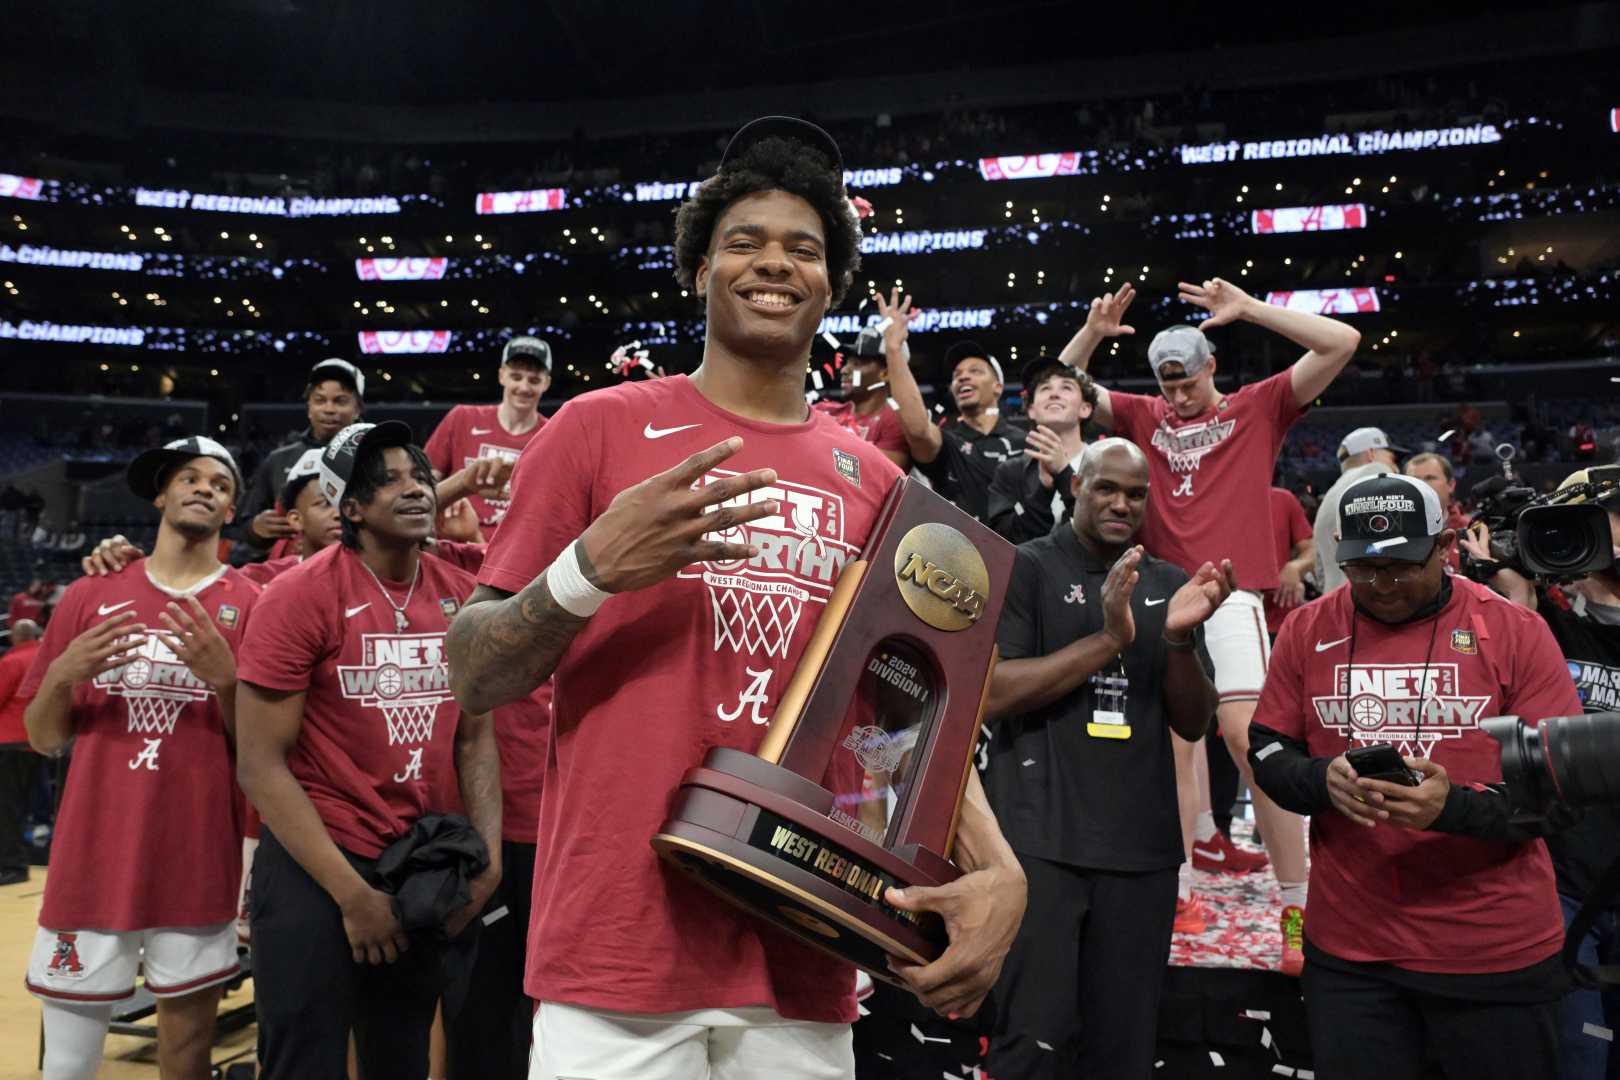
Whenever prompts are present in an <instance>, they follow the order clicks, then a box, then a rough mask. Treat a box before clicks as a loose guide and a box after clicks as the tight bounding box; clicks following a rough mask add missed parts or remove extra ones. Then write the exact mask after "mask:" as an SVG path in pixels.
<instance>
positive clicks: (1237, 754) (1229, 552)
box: [1059, 278, 1361, 972]
mask: <svg viewBox="0 0 1620 1080" xmlns="http://www.w3.org/2000/svg"><path fill="white" fill-rule="evenodd" d="M1178 288H1179V289H1180V299H1181V300H1182V301H1184V302H1186V303H1190V304H1194V305H1196V306H1198V307H1201V308H1203V309H1205V310H1206V311H1208V312H1209V317H1208V318H1206V319H1204V320H1203V321H1202V322H1200V323H1199V324H1198V326H1197V327H1196V328H1194V327H1191V326H1178V327H1172V328H1171V329H1169V330H1164V331H1162V332H1160V333H1159V334H1158V335H1157V336H1156V337H1154V339H1153V342H1152V344H1151V345H1150V346H1149V347H1148V362H1149V364H1150V365H1151V366H1152V368H1153V374H1154V377H1155V378H1157V379H1158V382H1159V391H1160V392H1159V395H1158V396H1152V397H1150V396H1144V395H1140V394H1123V393H1117V392H1111V391H1109V390H1107V389H1105V388H1103V387H1098V389H1097V409H1096V412H1095V413H1094V414H1093V415H1094V418H1095V419H1096V420H1097V421H1098V422H1099V423H1101V424H1102V425H1103V426H1104V427H1107V428H1111V429H1112V430H1113V431H1114V433H1115V434H1118V435H1123V436H1124V437H1125V438H1127V439H1130V440H1131V441H1132V442H1134V443H1136V444H1137V445H1138V446H1140V447H1141V448H1142V449H1143V450H1144V451H1146V452H1147V456H1148V462H1149V464H1150V465H1151V466H1152V468H1153V491H1154V497H1153V499H1152V500H1151V501H1150V503H1149V505H1148V515H1147V522H1146V523H1145V524H1144V526H1143V528H1142V543H1143V545H1144V546H1145V547H1146V548H1147V550H1148V551H1149V552H1151V553H1152V554H1153V555H1156V556H1158V557H1159V558H1161V559H1166V560H1168V561H1170V562H1173V563H1175V564H1176V565H1178V566H1180V567H1181V568H1182V569H1184V570H1186V571H1187V572H1188V573H1189V574H1190V573H1193V572H1195V571H1196V570H1197V568H1198V567H1199V566H1201V565H1203V564H1204V563H1206V562H1213V563H1215V564H1216V565H1219V563H1220V560H1221V559H1223V558H1230V559H1231V560H1232V565H1233V566H1234V567H1235V568H1236V569H1237V583H1238V588H1237V590H1236V591H1234V592H1233V593H1232V595H1231V596H1230V597H1228V598H1227V600H1226V602H1225V603H1224V604H1222V605H1221V610H1220V611H1217V612H1216V613H1215V616H1214V618H1212V619H1210V621H1209V623H1208V625H1207V626H1206V627H1205V634H1206V638H1205V641H1206V643H1207V646H1208V649H1209V655H1210V659H1211V660H1212V661H1214V664H1215V689H1216V690H1217V691H1218V692H1219V694H1220V702H1221V703H1220V706H1219V707H1218V708H1217V710H1216V715H1217V717H1218V718H1219V722H1220V730H1221V736H1222V737H1223V738H1224V739H1225V740H1226V746H1227V749H1228V750H1229V751H1230V752H1231V754H1232V758H1233V760H1234V761H1236V762H1237V763H1238V768H1239V769H1240V770H1242V771H1243V772H1244V774H1245V779H1247V780H1248V781H1249V787H1250V788H1251V789H1253V788H1254V783H1253V777H1251V776H1248V768H1249V766H1248V749H1249V718H1250V717H1251V716H1252V715H1254V703H1255V701H1256V700H1257V699H1258V698H1259V696H1260V688H1261V686H1262V684H1263V683H1264V682H1265V676H1266V663H1267V660H1268V658H1269V657H1270V653H1271V642H1270V639H1269V637H1268V636H1267V634H1266V626H1265V613H1264V610H1263V605H1262V603H1261V594H1262V593H1264V592H1265V591H1267V590H1269V589H1275V588H1277V586H1278V582H1279V576H1278V569H1279V566H1278V563H1277V559H1276V553H1275V552H1274V551H1273V550H1272V547H1271V544H1270V543H1269V542H1268V541H1269V540H1270V537H1271V534H1272V521H1271V495H1270V489H1271V474H1272V471H1273V469H1274V468H1275V467H1276V463H1277V453H1278V451H1279V450H1281V448H1282V443H1283V437H1284V436H1285V435H1286V434H1287V432H1288V429H1289V427H1290V426H1292V425H1293V423H1294V421H1296V420H1298V419H1299V417H1300V416H1301V415H1302V414H1303V412H1304V410H1305V408H1306V407H1307V406H1309V405H1310V403H1311V402H1312V401H1314V400H1315V399H1316V398H1317V397H1318V396H1320V395H1321V394H1322V392H1323V391H1324V390H1326V389H1327V387H1328V384H1330V383H1331V382H1332V381H1333V380H1334V379H1335V378H1337V377H1338V374H1339V372H1341V371H1343V370H1344V366H1345V364H1347V363H1349V361H1350V357H1351V356H1352V355H1353V354H1354V353H1355V351H1356V345H1357V344H1358V343H1359V342H1360V340H1361V335H1360V334H1359V333H1357V332H1356V331H1355V330H1353V329H1351V328H1350V327H1349V326H1346V325H1345V324H1344V323H1342V322H1339V321H1337V320H1334V319H1329V318H1326V317H1325V316H1322V315H1314V314H1311V313H1309V312H1304V311H1293V310H1290V309H1287V308H1282V307H1277V306H1275V305H1273V304H1265V303H1261V302H1260V301H1258V300H1256V299H1254V298H1253V297H1251V296H1249V295H1248V294H1247V293H1245V292H1244V291H1243V290H1242V289H1240V288H1238V287H1237V286H1236V285H1233V284H1232V283H1231V282H1229V281H1224V280H1222V279H1221V278H1212V279H1210V280H1208V281H1205V282H1204V283H1203V284H1202V285H1197V284H1192V283H1189V282H1181V283H1179V285H1178ZM1135 295H1136V290H1135V287H1134V286H1132V285H1131V284H1130V283H1129V282H1127V283H1126V284H1125V285H1123V286H1121V287H1120V289H1119V291H1118V292H1117V293H1114V294H1113V295H1111V296H1100V297H1097V298H1096V299H1094V300H1093V301H1092V303H1091V311H1090V314H1089V315H1088V316H1087V318H1086V324H1085V326H1083V327H1082V328H1081V329H1080V331H1079V332H1078V333H1077V334H1075V336H1074V339H1073V340H1071V341H1070V342H1069V344H1068V345H1066V346H1065V347H1064V349H1063V352H1062V354H1061V356H1060V357H1059V358H1060V359H1062V360H1064V361H1065V362H1068V363H1071V364H1073V365H1074V366H1076V367H1078V368H1080V369H1081V370H1082V371H1083V370H1085V368H1086V366H1087V365H1088V364H1089V363H1090V361H1091V355H1092V353H1094V352H1095V351H1096V349H1097V346H1098V345H1100V344H1101V343H1102V341H1103V339H1104V338H1108V337H1118V336H1120V335H1127V334H1134V333H1135V330H1134V329H1132V328H1131V327H1129V326H1124V325H1122V324H1121V322H1120V320H1121V319H1122V318H1123V317H1124V315H1125V311H1126V309H1127V308H1129V307H1130V304H1131V300H1132V299H1133V298H1134V297H1135ZM1239 321H1241V322H1250V323H1254V324H1255V325H1257V326H1262V327H1265V328H1266V329H1268V330H1271V331H1273V332H1275V333H1278V334H1281V335H1282V336H1283V337H1286V338H1287V339H1288V340H1290V341H1292V342H1294V343H1295V344H1296V345H1300V346H1302V347H1304V348H1305V350H1306V352H1305V355H1303V356H1301V357H1300V358H1299V359H1298V360H1297V361H1295V362H1294V363H1293V364H1292V365H1290V366H1289V367H1288V368H1287V369H1286V370H1284V371H1281V372H1278V373H1277V374H1276V375H1273V376H1271V377H1270V378H1267V379H1262V380H1261V381H1260V382H1257V383H1250V384H1248V385H1246V386H1241V387H1239V388H1238V389H1237V390H1236V391H1235V392H1233V393H1231V394H1223V393H1222V392H1221V391H1219V390H1217V389H1216V388H1215V369H1216V366H1217V364H1216V359H1215V355H1214V347H1213V346H1212V345H1211V343H1210V341H1209V339H1208V338H1206V337H1205V336H1204V331H1205V330H1211V329H1214V328H1215V327H1218V326H1225V325H1227V324H1229V323H1233V322H1239ZM1196 758H1197V752H1196V748H1195V747H1193V746H1192V745H1191V744H1188V743H1177V744H1176V761H1177V768H1178V769H1179V775H1180V777H1181V778H1182V782H1183V783H1184V784H1189V785H1190V784H1194V783H1197V780H1196V776H1197V768H1196ZM1204 790H1205V791H1206V792H1207V784H1206V785H1205V786H1204ZM1203 801H1204V802H1207V794H1206V795H1205V796H1204V798H1203ZM1254 809H1255V817H1256V819H1257V821H1258V824H1259V827H1260V830H1261V833H1262V835H1263V836H1264V838H1265V843H1266V848H1267V851H1268V852H1269V853H1270V855H1271V860H1272V864H1273V865H1274V867H1275V868H1276V871H1277V883H1278V884H1279V885H1280V886H1281V887H1282V904H1283V910H1282V913H1281V923H1282V929H1283V935H1282V937H1283V940H1282V945H1283V949H1282V966H1283V970H1284V971H1288V972H1294V971H1296V970H1297V969H1298V967H1299V965H1300V963H1301V962H1302V961H1301V958H1300V956H1299V954H1298V952H1297V951H1296V950H1294V949H1292V948H1291V947H1290V946H1289V941H1290V927H1292V926H1294V925H1295V924H1297V922H1298V921H1299V920H1300V919H1302V918H1303V917H1304V908H1305V832H1304V824H1303V822H1301V821H1300V819H1299V818H1297V817H1293V816H1291V815H1289V814H1287V813H1286V812H1284V811H1282V810H1279V809H1278V808H1277V806H1276V805H1275V804H1273V803H1272V802H1271V801H1270V800H1269V799H1267V798H1266V797H1265V795H1264V794H1263V793H1262V792H1258V791H1257V792H1255V797H1254ZM1208 813H1209V807H1208V806H1207V805H1206V806H1203V807H1202V809H1201V810H1200V812H1199V814H1198V816H1197V822H1198V825H1197V828H1196V832H1197V834H1198V835H1196V836H1195V841H1196V842H1197V843H1200V844H1201V843H1204V842H1206V841H1212V840H1215V838H1216V837H1218V836H1219V833H1217V832H1215V828H1214V821H1213V818H1212V817H1206V816H1205V815H1207V814H1208ZM1216 842H1217V843H1220V842H1221V841H1216ZM1225 846H1226V847H1228V848H1230V850H1228V851H1226V852H1224V854H1225V855H1226V856H1227V858H1228V859H1230V858H1231V857H1232V856H1233V855H1234V854H1246V853H1242V852H1239V851H1238V849H1236V848H1235V847H1231V845H1230V842H1229V841H1226V842H1225Z"/></svg>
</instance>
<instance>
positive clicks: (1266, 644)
mask: <svg viewBox="0 0 1620 1080" xmlns="http://www.w3.org/2000/svg"><path fill="white" fill-rule="evenodd" d="M1204 648H1205V649H1207V650H1209V659H1210V661H1211V662H1212V663H1214V665H1215V691H1216V693H1217V694H1219V695H1220V703H1221V704H1222V705H1225V704H1227V703H1228V702H1232V701H1258V700H1259V699H1260V688H1261V687H1262V686H1264V685H1265V682H1266V668H1267V666H1268V665H1269V664H1270V663H1271V638H1270V637H1269V636H1267V634H1266V609H1265V605H1264V604H1263V603H1262V602H1261V600H1260V594H1259V593H1256V592H1249V591H1247V590H1244V589H1238V590H1235V591H1234V592H1233V593H1232V595H1231V596H1228V597H1227V598H1226V602H1225V603H1223V604H1222V605H1221V606H1220V607H1218V608H1216V609H1215V614H1213V615H1211V616H1210V617H1209V621H1208V622H1206V623H1205V624H1204Z"/></svg>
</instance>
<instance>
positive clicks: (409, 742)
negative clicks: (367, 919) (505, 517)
mask: <svg viewBox="0 0 1620 1080" xmlns="http://www.w3.org/2000/svg"><path fill="white" fill-rule="evenodd" d="M418 565H419V566H420V567H421V570H420V572H419V576H418V578H417V581H416V583H415V588H414V590H413V589H412V586H411V583H409V582H387V581H385V582H383V583H382V585H379V584H378V581H377V580H376V579H374V578H373V577H372V575H371V574H370V572H369V571H368V570H367V569H366V567H365V565H364V564H363V563H361V561H360V556H359V555H357V554H356V553H355V552H354V551H352V550H350V549H349V548H347V547H345V546H344V545H342V544H333V545H332V546H330V547H328V548H325V549H323V550H322V551H320V552H319V553H318V554H315V555H311V556H310V557H309V558H307V559H305V560H304V561H303V562H302V563H300V564H299V565H298V566H296V567H294V568H293V569H291V570H289V571H288V572H286V573H284V574H282V575H281V576H280V577H278V578H277V579H276V580H275V583H274V584H273V585H271V586H270V587H269V588H267V589H266V590H265V591H264V596H263V597H262V598H261V600H260V603H259V606H258V608H257V609H256V610H255V611H254V613H253V618H252V619H251V620H250V621H249V625H248V628H247V633H246V635H245V636H244V639H243V644H244V650H243V653H242V661H241V664H240V666H239V668H238V678H240V679H241V680H242V681H243V682H250V683H252V684H253V685H255V686H261V687H264V688H266V689H269V690H279V691H284V692H285V691H300V690H302V691H305V697H304V723H303V727H302V729H301V730H300V731H299V733H298V741H297V742H296V743H295V744H294V746H293V749H292V752H291V753H289V754H288V755H287V768H288V769H289V770H290V771H291V772H292V774H293V776H294V777H295V778H296V779H297V780H298V783H299V784H300V785H301V786H302V787H303V789H304V791H305V792H306V793H307V794H308V795H309V799H310V802H312V803H314V804H315V810H316V812H317V813H318V814H319V815H320V817H321V821H322V822H323V823H324V824H325V825H326V829H327V832H329V833H330V834H331V835H332V839H333V841H334V842H335V843H336V844H337V845H338V846H339V847H341V848H343V849H344V850H346V851H351V852H353V853H354V854H356V855H359V856H362V857H364V858H375V857H376V856H377V855H379V854H381V852H382V850H383V848H385V847H387V846H388V845H389V843H390V842H392V841H393V840H395V839H398V838H399V837H400V836H402V835H403V834H404V833H405V832H406V831H407V830H408V829H409V828H410V827H411V824H412V823H413V822H414V821H416V819H417V818H420V817H421V816H422V815H423V814H427V813H430V812H448V811H454V810H459V809H460V798H459V793H458V789H457V786H456V775H455V736H456V725H457V723H458V721H459V720H460V717H461V710H460V709H459V708H458V707H457V706H456V703H455V699H454V698H453V697H452V696H451V694H450V671H449V666H448V662H447V658H446V656H445V652H444V633H445V630H446V629H447V628H448V627H449V626H450V620H451V619H452V618H454V617H455V613H456V612H457V611H458V610H460V608H461V604H462V603H463V602H464V601H465V600H466V599H467V596H468V595H469V594H470V593H471V592H472V590H473V579H472V578H471V577H470V576H469V575H467V574H465V573H463V572H461V571H460V570H457V569H456V568H455V567H453V566H451V565H450V564H449V563H447V562H445V561H443V560H442V559H436V558H433V557H431V556H427V557H424V558H422V559H420V560H419V561H418ZM383 588H386V589H387V591H388V596H390V597H392V598H393V603H394V604H402V605H405V615H406V618H407V619H409V625H408V626H407V627H406V628H405V629H403V630H401V629H399V628H398V626H397V625H396V623H395V619H394V608H393V606H392V605H391V604H389V602H388V600H387V599H386V598H385V597H384V595H383V592H382V589H383ZM407 595H409V597H410V599H409V602H408V603H407V602H406V597H407Z"/></svg>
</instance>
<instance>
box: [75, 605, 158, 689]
mask: <svg viewBox="0 0 1620 1080" xmlns="http://www.w3.org/2000/svg"><path fill="white" fill-rule="evenodd" d="M134 619H135V613H134V612H133V611H120V612H119V613H118V614H117V615H114V616H113V617H112V618H110V619H108V620H106V621H105V622H99V623H97V624H96V625H94V626H92V627H91V628H90V629H88V630H86V631H85V632H84V633H82V634H80V635H79V636H78V637H76V638H74V639H73V640H72V641H70V642H68V647H67V648H65V649H63V650H62V655H61V656H58V657H57V658H56V659H55V660H53V661H51V673H52V674H53V675H54V676H55V677H57V678H60V679H61V680H62V681H63V682H65V683H67V684H68V685H69V686H77V685H78V684H79V683H83V682H89V681H90V680H91V679H93V678H95V677H96V676H97V675H100V674H101V673H102V672H105V671H111V670H112V669H113V668H116V667H122V666H123V665H124V664H126V663H127V662H128V661H129V660H130V658H131V654H130V650H131V649H133V648H135V646H137V645H139V644H140V643H141V642H143V641H145V640H146V627H145V626H144V625H142V624H141V623H138V622H135V621H134Z"/></svg>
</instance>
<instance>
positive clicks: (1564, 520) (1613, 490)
mask: <svg viewBox="0 0 1620 1080" xmlns="http://www.w3.org/2000/svg"><path fill="white" fill-rule="evenodd" d="M1513 453H1514V452H1513V447H1512V446H1509V445H1508V444H1506V443H1503V444H1502V445H1501V446H1498V447H1497V448H1496V456H1497V457H1498V458H1499V459H1500V460H1501V462H1502V475H1500V476H1492V477H1490V478H1489V479H1486V480H1482V481H1480V482H1479V483H1477V484H1475V485H1474V486H1473V488H1472V489H1471V491H1470V492H1469V494H1470V495H1471V496H1472V497H1473V498H1474V500H1475V501H1476V502H1477V503H1478V504H1479V511H1478V512H1477V513H1476V514H1475V515H1474V518H1473V520H1472V521H1470V522H1469V524H1468V528H1469V531H1471V532H1472V531H1475V530H1476V528H1477V527H1479V526H1483V529H1484V531H1485V533H1486V536H1487V538H1488V541H1489V544H1490V549H1491V556H1492V558H1493V559H1495V560H1496V562H1498V563H1500V564H1502V565H1503V566H1506V567H1508V568H1509V569H1512V570H1517V571H1518V572H1519V573H1521V574H1523V575H1525V576H1526V577H1534V578H1539V579H1540V580H1542V581H1546V582H1556V581H1569V580H1572V579H1574V578H1579V577H1584V576H1585V575H1587V574H1590V573H1594V572H1596V571H1598V570H1607V569H1608V568H1609V567H1610V566H1612V565H1614V541H1613V539H1612V537H1611V534H1610V531H1609V515H1608V512H1607V511H1606V510H1605V509H1604V507H1603V506H1601V505H1599V501H1600V500H1611V499H1616V498H1620V465H1605V466H1601V467H1598V468H1593V469H1588V470H1587V481H1586V483H1583V484H1571V485H1569V486H1567V487H1563V488H1559V489H1558V490H1557V491H1555V492H1553V493H1552V494H1550V495H1538V494H1536V492H1535V490H1534V489H1533V488H1529V487H1525V486H1523V485H1520V484H1518V483H1517V482H1516V477H1515V476H1514V475H1513V465H1512V462H1513ZM1498 569H1500V567H1497V566H1491V565H1490V564H1480V563H1478V562H1475V561H1474V560H1472V559H1470V560H1467V561H1466V562H1465V563H1464V566H1463V572H1464V573H1465V574H1467V575H1468V576H1469V577H1471V578H1473V579H1474V580H1476V581H1484V580H1485V579H1487V578H1488V577H1489V576H1490V575H1491V574H1494V573H1495V572H1496V571H1497V570H1498Z"/></svg>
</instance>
